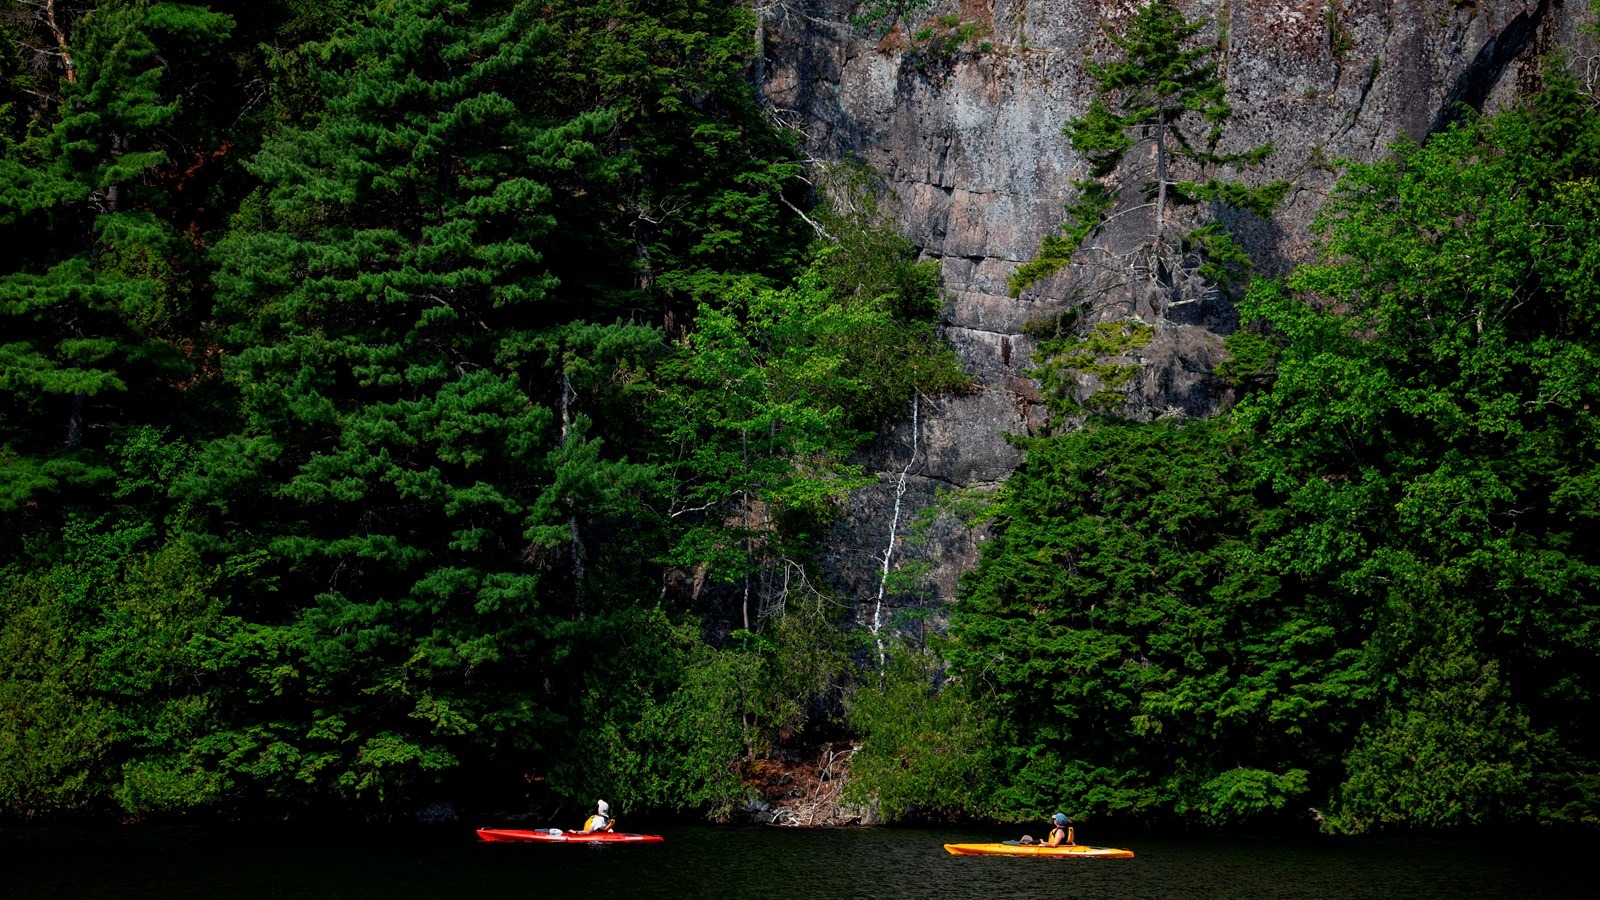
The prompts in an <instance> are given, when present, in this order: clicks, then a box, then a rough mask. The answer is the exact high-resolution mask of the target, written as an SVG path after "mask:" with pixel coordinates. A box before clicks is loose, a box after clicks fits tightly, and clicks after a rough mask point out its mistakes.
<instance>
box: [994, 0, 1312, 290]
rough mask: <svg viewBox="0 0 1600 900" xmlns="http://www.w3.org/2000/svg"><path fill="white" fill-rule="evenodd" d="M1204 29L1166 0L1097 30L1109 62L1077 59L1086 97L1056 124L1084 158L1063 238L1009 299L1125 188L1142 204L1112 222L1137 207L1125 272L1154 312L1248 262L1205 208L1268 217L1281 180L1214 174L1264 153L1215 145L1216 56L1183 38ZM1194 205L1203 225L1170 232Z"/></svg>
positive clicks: (1224, 105)
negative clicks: (1140, 223) (1145, 283)
mask: <svg viewBox="0 0 1600 900" xmlns="http://www.w3.org/2000/svg"><path fill="white" fill-rule="evenodd" d="M1204 30H1205V23H1204V22H1203V21H1198V20H1197V21H1193V22H1191V21H1189V20H1188V19H1186V18H1185V17H1184V15H1183V12H1182V11H1181V10H1180V9H1178V7H1177V6H1176V4H1174V3H1173V2H1172V0H1153V2H1151V3H1148V4H1146V5H1144V6H1142V7H1140V8H1139V9H1138V10H1137V11H1136V12H1135V13H1134V15H1133V18H1132V19H1131V20H1130V21H1129V23H1128V25H1127V28H1126V29H1125V30H1124V31H1123V32H1122V33H1121V34H1116V33H1113V32H1111V31H1109V30H1108V31H1107V39H1108V40H1109V41H1110V42H1111V44H1112V45H1113V46H1114V47H1115V48H1116V49H1117V51H1118V53H1119V55H1118V57H1117V58H1115V59H1112V60H1110V61H1108V62H1096V61H1093V60H1090V61H1087V62H1086V63H1085V64H1084V66H1085V70H1086V71H1087V72H1088V75H1089V77H1090V79H1091V80H1092V81H1093V82H1094V85H1095V96H1094V99H1093V100H1092V101H1091V102H1090V105H1089V109H1088V111H1087V112H1086V113H1085V114H1084V115H1083V116H1082V117H1080V118H1074V119H1069V120H1068V121H1067V123H1066V126H1065V127H1064V129H1063V132H1064V133H1065V134H1066V136H1067V137H1068V138H1069V139H1070V141H1071V144H1072V148H1073V149H1074V150H1076V151H1077V152H1079V153H1081V154H1083V156H1084V158H1085V159H1086V160H1087V161H1088V162H1089V167H1090V175H1091V177H1090V178H1086V179H1082V180H1079V181H1077V182H1075V183H1074V187H1075V188H1076V189H1077V197H1076V198H1075V199H1074V200H1073V201H1072V202H1070V203H1069V204H1068V205H1067V217H1068V221H1067V222H1066V224H1064V225H1063V226H1062V227H1063V229H1064V231H1065V232H1066V233H1065V234H1064V235H1050V236H1047V237H1046V238H1045V239H1044V240H1043V242H1042V244H1041V246H1040V250H1039V254H1038V255H1037V256H1036V257H1035V258H1034V260H1033V261H1031V262H1029V263H1027V264H1026V265H1023V266H1021V267H1020V268H1018V270H1017V271H1016V272H1015V273H1014V274H1013V275H1012V278H1011V292H1012V294H1013V295H1016V294H1018V293H1020V292H1021V291H1022V290H1024V289H1026V288H1027V287H1029V286H1030V285H1032V284H1034V283H1036V282H1038V281H1039V280H1040V279H1042V278H1045V277H1048V276H1050V275H1052V274H1054V273H1055V272H1057V271H1059V270H1060V269H1062V268H1063V267H1065V266H1067V265H1068V264H1069V263H1070V262H1071V261H1072V260H1073V258H1074V257H1075V255H1076V254H1077V253H1078V252H1079V250H1080V249H1081V248H1083V247H1084V244H1085V242H1087V241H1088V240H1089V239H1090V238H1091V237H1093V236H1094V235H1095V234H1096V233H1098V232H1099V231H1100V230H1101V229H1102V227H1103V226H1104V225H1105V224H1106V222H1107V220H1108V218H1109V217H1110V215H1111V214H1112V211H1113V209H1115V208H1116V207H1117V206H1118V204H1120V203H1124V202H1126V199H1125V198H1126V197H1127V196H1128V194H1129V193H1130V192H1136V195H1137V196H1138V197H1139V198H1140V200H1141V201H1142V205H1139V206H1135V207H1131V208H1126V209H1122V210H1119V211H1118V212H1117V215H1122V214H1126V213H1128V212H1132V211H1134V210H1135V209H1147V210H1148V211H1149V216H1150V225H1149V230H1148V236H1147V238H1146V239H1145V240H1144V242H1143V245H1142V248H1141V251H1140V252H1139V253H1137V254H1134V255H1133V256H1132V257H1131V262H1129V263H1126V265H1127V266H1128V267H1129V269H1130V270H1131V272H1132V274H1133V275H1135V276H1136V277H1138V278H1143V279H1148V280H1149V281H1151V282H1152V283H1153V284H1154V285H1155V287H1156V289H1157V290H1158V291H1159V292H1160V293H1161V294H1163V295H1165V297H1166V299H1165V301H1164V302H1161V303H1158V304H1157V309H1156V314H1157V315H1158V316H1159V315H1163V314H1164V312H1165V309H1166V308H1167V306H1168V305H1170V304H1172V303H1188V302H1194V301H1195V300H1197V299H1198V298H1199V297H1200V296H1202V295H1203V293H1204V292H1205V291H1207V290H1208V289H1210V288H1211V287H1212V286H1213V285H1216V284H1218V283H1221V282H1226V281H1229V280H1231V279H1236V278H1237V277H1238V276H1239V275H1241V274H1242V273H1243V272H1244V271H1245V270H1247V268H1248V266H1249V258H1248V256H1247V255H1246V254H1245V253H1244V252H1243V251H1242V249H1241V248H1239V247H1238V245H1237V244H1236V243H1235V242H1234V241H1233V239H1232V238H1231V237H1230V236H1229V234H1228V233H1227V230H1226V229H1225V228H1224V226H1223V225H1222V223H1221V221H1220V220H1219V219H1218V218H1217V210H1218V208H1220V207H1232V208H1236V209H1243V210H1248V211H1250V212H1252V213H1254V214H1256V215H1259V216H1266V215H1269V214H1270V212H1271V210H1272V208H1273V207H1274V206H1276V205H1277V203H1278V201H1279V200H1281V199H1282V197H1283V195H1284V193H1285V192H1287V190H1288V185H1287V184H1286V183H1282V182H1274V183H1271V184H1267V185H1262V186H1259V187H1250V186H1247V185H1245V184H1243V183H1242V182H1239V181H1233V180H1225V179H1224V178H1222V177H1220V175H1219V173H1220V172H1221V171H1223V170H1225V169H1228V168H1236V167H1239V166H1248V165H1256V164H1259V163H1261V162H1262V161H1264V160H1265V159H1266V158H1267V157H1268V156H1269V155H1271V153H1272V146H1271V145H1270V144H1266V145H1262V146H1258V147H1253V148H1250V149H1248V150H1245V151H1242V152H1239V153H1222V152H1220V151H1219V150H1218V149H1217V148H1218V145H1219V143H1220V141H1221V138H1222V126H1223V125H1224V124H1225V123H1226V121H1227V120H1228V118H1229V117H1230V115H1231V114H1232V110H1231V109H1230V107H1229V106H1228V102H1227V86H1226V84H1225V83H1224V82H1223V80H1222V76H1221V75H1220V74H1219V72H1218V71H1217V65H1216V63H1215V61H1214V60H1213V59H1212V57H1213V56H1214V55H1215V52H1216V49H1215V48H1214V47H1212V46H1208V45H1204V44H1201V45H1197V44H1196V43H1195V40H1196V38H1197V37H1198V36H1199V35H1200V34H1201V32H1203V31H1204ZM1202 203H1206V204H1211V206H1212V212H1211V214H1210V215H1209V216H1207V217H1206V218H1208V219H1209V221H1206V222H1203V224H1200V225H1198V226H1196V227H1192V228H1187V229H1185V228H1180V227H1178V225H1177V223H1176V222H1174V220H1173V213H1174V209H1175V208H1176V207H1180V206H1194V205H1197V204H1202Z"/></svg>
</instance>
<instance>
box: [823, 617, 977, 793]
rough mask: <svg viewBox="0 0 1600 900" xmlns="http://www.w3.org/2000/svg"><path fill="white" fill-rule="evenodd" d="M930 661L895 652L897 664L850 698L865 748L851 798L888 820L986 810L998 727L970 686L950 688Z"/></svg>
mask: <svg viewBox="0 0 1600 900" xmlns="http://www.w3.org/2000/svg"><path fill="white" fill-rule="evenodd" d="M940 674H941V673H940V672H939V671H938V663H937V660H936V659H935V658H933V657H932V656H931V655H929V654H926V653H922V652H917V651H913V650H910V649H908V648H905V647H897V648H896V649H895V651H894V654H893V661H892V663H891V664H890V665H889V666H888V667H887V668H886V669H885V670H884V671H883V672H882V673H881V675H880V676H879V677H878V678H876V679H874V678H870V677H869V678H868V679H867V681H866V683H864V684H860V685H858V686H856V687H855V688H854V690H853V691H852V693H851V695H850V702H849V716H850V723H851V725H852V726H853V728H854V729H855V731H856V733H857V734H859V735H861V746H860V749H858V750H857V751H856V752H855V754H854V755H853V756H852V757H851V758H850V781H849V784H848V785H847V786H846V789H845V790H846V797H847V799H849V800H850V801H852V802H856V803H867V804H873V805H875V806H876V808H877V811H878V813H879V814H880V815H881V816H882V817H883V818H884V819H885V820H886V821H894V820H897V819H906V818H916V819H922V820H927V819H942V818H958V817H963V816H969V815H973V814H981V813H983V812H985V811H987V810H988V808H989V802H990V799H989V798H990V792H991V790H992V788H993V777H994V764H995V759H994V746H993V728H994V720H993V718H992V712H991V710H990V709H989V707H988V705H987V704H986V703H985V702H984V701H983V700H981V699H979V698H976V697H974V696H972V694H971V693H970V692H969V691H968V690H967V687H966V685H965V684H964V683H962V682H960V681H944V683H943V684H942V685H937V684H936V682H937V681H938V680H939V676H940Z"/></svg>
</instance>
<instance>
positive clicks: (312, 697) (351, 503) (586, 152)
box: [187, 0, 658, 803]
mask: <svg viewBox="0 0 1600 900" xmlns="http://www.w3.org/2000/svg"><path fill="white" fill-rule="evenodd" d="M551 35H552V32H551V29H550V28H549V26H548V25H546V24H544V23H542V22H541V21H540V13H539V7H538V6H537V5H536V4H532V3H525V2H505V3H492V4H468V3H465V2H460V0H398V2H395V3H390V4H383V5H381V6H379V7H375V8H374V9H372V10H370V11H369V12H368V14H367V15H366V16H364V17H363V18H362V19H361V20H359V21H358V22H356V23H354V24H353V25H352V27H351V30H350V32H349V34H348V35H347V36H345V37H343V38H341V39H340V40H339V41H337V42H335V51H334V52H333V53H332V54H331V56H330V58H329V59H328V60H327V62H326V64H325V65H326V68H325V69H324V70H323V71H322V73H321V85H322V89H323V91H324V92H325V93H326V96H327V98H328V100H327V110H326V112H325V113H323V114H321V115H320V116H318V117H316V118H315V121H314V123H313V124H311V125H309V126H307V127H301V128H291V129H289V130H287V131H286V132H285V133H283V134H282V135H280V136H278V137H276V138H274V139H273V140H271V141H269V142H268V144H267V145H266V147H265V148H264V149H263V151H262V152H261V154H259V156H258V157H257V158H256V160H255V161H254V162H253V163H252V169H253V170H254V171H255V172H256V173H257V174H258V175H259V177H260V178H261V179H262V181H263V182H264V187H263V189H262V191H261V192H260V195H259V197H258V198H257V199H256V200H255V201H253V202H252V204H251V205H250V206H249V207H248V208H247V210H246V214H245V215H242V216H241V219H240V222H239V226H238V227H237V228H236V231H235V233H234V235H232V236H231V237H230V238H229V239H228V240H226V241H224V242H222V243H221V244H219V245H218V247H217V250H216V258H217V259H218V261H219V263H220V265H221V271H220V272H219V274H218V278H217V283H218V289H219V302H220V303H221V305H222V307H223V310H224V312H225V314H227V315H228V316H229V317H230V318H232V319H233V320H234V321H235V322H236V323H237V324H236V325H235V327H234V330H233V332H232V334H231V335H230V344H231V346H232V348H233V350H234V352H233V354H232V356H231V357H230V359H229V360H228V361H227V363H226V372H227V374H228V375H229V377H230V378H231V379H232V380H233V381H234V383H235V384H237V386H238V389H239V391H240V399H241V403H242V413H243V416H244V422H243V427H242V428H241V429H240V431H239V433H237V434H236V435H233V436H230V437H227V438H225V439H221V440H218V441H216V442H214V443H213V444H212V445H211V446H210V447H209V448H208V450H207V456H206V459H205V461H204V466H203V472H202V473H201V475H200V477H198V478H196V479H195V480H194V481H193V482H192V483H191V484H190V485H189V486H188V488H187V490H188V492H189V495H190V496H193V497H195V498H197V499H201V500H203V501H205V502H206V503H208V504H209V505H210V507H211V508H212V509H213V510H214V512H215V522H214V524H213V526H212V527H213V529H214V530H215V533H216V534H217V535H218V536H219V537H223V536H225V540H226V546H227V549H228V553H229V555H230V557H231V558H232V559H233V560H235V563H234V564H233V565H234V568H235V569H236V570H238V569H246V571H248V572H249V575H250V577H249V579H248V580H247V581H243V582H240V583H238V584H237V585H236V589H237V590H239V591H241V592H242V593H241V596H240V598H239V599H240V600H241V602H245V603H247V605H246V606H244V607H243V608H242V609H244V610H249V613H248V618H249V619H250V621H251V622H252V628H251V630H249V631H248V632H247V633H245V634H244V635H242V636H241V639H240V641H239V644H238V646H237V647H236V649H235V650H234V651H233V652H234V653H235V654H236V656H237V658H236V660H235V662H236V664H237V665H239V666H241V667H242V668H243V669H244V670H246V671H252V672H255V673H258V675H257V678H256V679H255V683H254V684H247V685H245V686H244V695H243V696H241V697H240V698H239V699H238V702H239V703H241V704H242V705H241V707H240V708H239V709H238V710H236V711H237V712H239V713H241V714H242V715H243V718H242V720H241V723H240V725H239V726H238V727H237V728H236V729H235V730H234V731H233V732H232V733H231V734H229V735H228V736H226V740H225V741H221V742H219V743H218V745H217V746H218V748H219V749H218V751H217V758H216V759H215V760H214V761H213V764H214V765H216V766H220V767H222V768H223V769H224V770H225V771H228V772H230V773H231V774H233V775H235V776H238V777H241V778H243V779H245V780H246V781H247V782H249V783H254V784H257V785H259V787H260V788H261V789H263V790H266V791H268V792H270V793H272V794H278V795H290V796H293V795H297V794H301V793H303V792H305V791H307V790H322V791H329V792H332V793H333V794H334V795H336V796H340V797H343V798H345V799H346V800H349V801H359V802H364V803H382V802H386V801H388V800H392V799H394V798H395V796H396V794H395V792H396V790H398V789H401V788H405V789H408V790H409V789H411V788H410V787H409V786H412V785H419V784H420V785H426V784H427V783H428V782H429V781H430V780H431V779H432V778H434V777H435V776H436V775H437V773H439V772H440V771H442V770H446V769H449V768H452V767H454V766H455V765H457V764H458V763H459V761H460V760H461V759H462V754H463V753H467V752H480V751H478V750H476V749H474V748H479V747H483V746H488V745H495V744H498V743H501V742H503V743H504V744H505V747H506V749H507V750H508V752H509V751H513V750H514V749H516V748H520V750H521V751H523V752H527V751H531V750H534V749H536V748H537V747H538V746H539V745H540V744H541V742H543V741H544V740H546V739H548V737H549V735H550V734H551V731H550V728H549V724H548V718H547V713H546V711H545V710H543V709H541V708H540V707H539V706H538V705H537V704H535V703H534V702H532V700H531V698H530V697H529V696H528V695H527V692H526V690H525V689H522V690H516V691H509V690H507V688H508V686H509V685H515V684H522V685H526V684H533V683H538V680H539V679H540V678H542V677H543V676H542V674H539V673H541V669H540V667H541V666H542V665H543V664H544V663H545V662H547V660H546V659H545V656H544V655H545V654H547V653H549V652H553V651H552V649H551V645H550V644H549V642H548V640H547V638H548V635H549V634H550V629H551V628H553V627H555V626H554V625H553V620H552V618H551V617H552V616H554V617H555V619H560V618H563V617H565V616H567V615H572V616H582V615H584V614H585V612H586V611H587V612H591V613H592V612H595V610H594V609H592V608H590V609H587V610H586V608H585V606H584V604H585V602H586V594H585V590H586V589H587V588H588V586H589V585H588V582H589V580H590V578H591V577H592V573H594V571H595V568H596V566H597V564H598V562H599V560H598V559H597V558H595V556H594V554H595V552H596V551H595V549H594V547H593V546H591V545H590V542H589V539H588V538H587V537H586V535H585V530H586V529H587V528H589V527H590V524H591V523H592V522H594V521H596V520H602V521H603V520H605V519H606V518H607V517H611V516H615V515H618V503H619V502H622V501H619V500H618V499H617V498H619V497H623V496H626V495H627V494H628V493H629V492H630V491H633V490H635V489H636V487H637V484H638V482H639V481H640V480H641V479H647V478H648V477H649V471H648V469H641V468H639V467H636V466H629V465H627V464H626V463H623V462H620V461H618V460H615V459H611V460H608V459H607V458H606V456H605V455H604V453H603V451H602V448H601V445H600V443H599V442H598V441H596V440H594V439H593V438H592V436H591V434H590V429H591V424H590V419H588V417H587V416H586V414H585V411H584V410H583V408H582V407H581V406H580V405H579V403H578V402H577V400H576V399H575V398H578V397H581V396H583V392H584V391H585V390H589V389H593V388H594V387H595V385H594V384H593V383H585V382H584V379H585V378H589V377H595V378H599V379H600V380H601V381H605V380H608V379H609V378H610V377H612V376H613V375H614V374H616V373H619V372H620V371H622V370H623V369H625V368H626V366H627V364H628V359H629V358H630V357H631V356H632V355H634V354H637V353H639V352H641V346H643V347H646V348H647V347H649V346H653V345H654V344H656V343H657V341H658V339H657V338H656V335H655V332H654V331H652V330H651V329H648V328H639V327H633V326H623V327H619V328H616V329H612V330H611V331H610V332H608V333H606V334H605V335H603V336H602V337H601V338H597V339H590V342H589V343H588V344H587V345H586V346H583V348H582V352H579V353H571V352H568V351H569V349H570V348H571V347H572V346H573V344H574V343H575V342H578V341H580V340H581V338H580V337H579V336H574V335H570V334H569V335H568V336H566V337H564V338H563V337H561V336H558V335H553V334H551V333H550V332H549V329H551V328H552V327H554V326H555V325H558V324H560V323H561V321H562V320H563V318H564V317H563V316H561V315H559V314H555V313H552V311H551V306H552V305H553V304H554V303H555V299H556V294H555V291H556V289H557V285H558V281H557V279H556V278H555V276H554V275H552V274H551V271H550V267H549V266H548V265H547V264H546V262H545V251H546V248H547V247H548V246H549V244H550V240H549V237H550V235H551V234H552V232H553V231H555V230H556V228H557V219H556V217H555V215H554V214H553V209H554V206H555V204H554V202H553V194H554V191H553V189H552V188H551V187H550V186H549V184H547V183H546V182H560V181H563V180H581V181H587V182H591V183H594V184H605V183H607V182H608V181H611V180H613V179H615V178H616V177H618V173H619V172H620V171H621V170H622V168H623V164H622V163H621V162H619V159H618V156H617V154H616V152H615V150H614V149H612V148H611V147H610V145H609V139H608V138H609V132H610V130H611V129H612V128H613V127H614V125H615V123H616V121H617V116H616V114H615V113H614V112H612V111H610V110H604V109H595V110H591V111H587V112H584V113H581V114H579V115H576V116H573V117H571V118H568V119H547V118H543V117H541V116H539V115H536V114H530V113H529V112H528V111H527V110H526V109H525V107H524V105H523V104H522V103H520V102H519V99H520V98H521V97H522V95H523V94H525V93H526V91H527V90H528V88H527V85H528V83H529V79H530V77H531V76H533V75H534V73H540V72H543V71H546V70H547V67H548V66H549V65H550V63H549V55H550V54H551V53H552V49H551V47H552V37H551ZM532 80H533V81H534V82H537V81H538V78H537V77H533V78H532ZM575 358H581V360H582V364H583V365H582V367H581V370H580V367H579V366H578V364H577V363H576V362H574V359H575ZM595 373H598V374H597V375H596V374H595ZM624 505H626V504H624ZM246 567H248V568H246ZM600 570H601V571H602V572H604V571H606V570H605V568H603V567H601V569H600ZM288 698H295V699H293V700H290V699H288ZM418 789H421V788H418Z"/></svg>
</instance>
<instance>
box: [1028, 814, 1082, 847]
mask: <svg viewBox="0 0 1600 900" xmlns="http://www.w3.org/2000/svg"><path fill="white" fill-rule="evenodd" d="M1020 843H1023V844H1038V845H1039V846H1041V847H1071V846H1073V845H1074V844H1075V843H1077V842H1076V841H1074V840H1073V834H1072V823H1071V822H1069V821H1068V820H1067V814H1066V813H1056V814H1055V815H1053V816H1051V817H1050V837H1049V838H1048V839H1046V840H1042V841H1036V840H1034V839H1033V836H1032V835H1028V834H1025V835H1023V836H1022V840H1021V841H1020Z"/></svg>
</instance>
